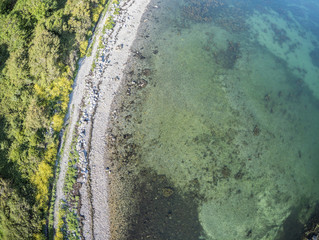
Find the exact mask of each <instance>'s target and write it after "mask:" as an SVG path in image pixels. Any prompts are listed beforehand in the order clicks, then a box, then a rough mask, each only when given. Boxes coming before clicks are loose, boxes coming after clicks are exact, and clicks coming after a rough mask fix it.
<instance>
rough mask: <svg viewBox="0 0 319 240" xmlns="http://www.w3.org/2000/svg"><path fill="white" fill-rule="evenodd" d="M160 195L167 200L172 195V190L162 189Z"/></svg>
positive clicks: (169, 188)
mask: <svg viewBox="0 0 319 240" xmlns="http://www.w3.org/2000/svg"><path fill="white" fill-rule="evenodd" d="M162 194H163V196H164V197H166V198H168V197H170V196H172V195H173V194H174V190H173V188H171V187H165V188H163V189H162Z"/></svg>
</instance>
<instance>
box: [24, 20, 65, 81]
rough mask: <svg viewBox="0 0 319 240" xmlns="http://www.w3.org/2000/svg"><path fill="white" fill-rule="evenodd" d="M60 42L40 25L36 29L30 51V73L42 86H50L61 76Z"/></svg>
mask: <svg viewBox="0 0 319 240" xmlns="http://www.w3.org/2000/svg"><path fill="white" fill-rule="evenodd" d="M59 45H60V40H59V38H58V36H56V35H54V34H53V33H50V32H49V31H47V30H46V29H45V27H44V25H42V24H40V25H39V26H37V27H36V29H35V34H34V38H33V41H32V44H31V47H30V50H29V66H30V73H31V74H32V75H33V76H34V77H35V78H36V79H39V80H40V85H44V86H48V85H49V84H50V82H51V81H53V80H54V79H55V78H57V77H58V76H59V74H60V71H59V67H58V59H59Z"/></svg>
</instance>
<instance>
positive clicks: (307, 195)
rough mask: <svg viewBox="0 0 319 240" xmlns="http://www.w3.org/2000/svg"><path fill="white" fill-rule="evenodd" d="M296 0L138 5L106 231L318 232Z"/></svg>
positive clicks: (305, 57) (318, 132)
mask: <svg viewBox="0 0 319 240" xmlns="http://www.w3.org/2000/svg"><path fill="white" fill-rule="evenodd" d="M300 4H301V3H300V2H297V1H296V2H295V1H289V2H288V1H283V0H281V1H262V0H260V1H218V0H217V1H207V0H201V1H197V0H185V1H177V0H176V1H175V0H174V1H171V0H170V1H169V0H163V1H153V2H152V3H151V4H150V5H149V9H148V11H147V12H146V13H145V15H144V18H143V20H142V23H141V26H140V30H139V34H138V37H137V39H136V41H135V43H134V45H133V47H132V55H131V59H130V61H129V63H128V65H127V68H126V77H125V79H124V80H123V84H122V88H121V90H120V91H119V93H118V95H117V98H116V100H115V101H114V103H113V109H114V110H113V112H112V115H111V116H110V117H111V120H112V125H111V126H110V128H109V131H108V137H107V142H108V149H109V154H108V156H106V159H107V167H108V170H107V171H110V178H111V183H110V188H111V197H110V202H111V206H112V207H111V209H112V210H111V211H113V212H112V216H113V218H114V219H112V221H111V225H112V229H113V230H112V231H113V233H114V234H118V235H120V236H121V237H119V238H114V239H207V240H220V239H236V240H240V239H264V240H266V239H267V240H268V239H275V240H277V239H278V240H285V239H303V238H304V239H311V238H313V237H314V236H317V235H316V234H318V233H317V232H316V231H317V230H316V226H317V220H316V219H317V218H316V217H315V216H316V206H317V204H318V200H319V191H318V187H317V186H318V184H319V182H318V177H317V172H318V169H319V159H318V156H319V146H318V136H319V126H318V120H319V108H318V106H319V105H318V101H319V83H318V76H319V70H318V67H317V66H316V64H315V61H316V54H317V53H316V49H317V47H318V45H319V40H318V35H317V32H316V31H315V30H314V29H315V27H314V25H313V23H312V24H311V28H310V27H309V25H308V24H306V21H307V14H310V15H311V14H313V10H309V11H308V12H306V11H304V10H303V9H304V8H307V9H308V8H309V6H312V7H310V8H316V9H318V6H317V4H316V3H315V2H312V1H309V2H308V4H305V5H300ZM310 8H309V9H310ZM300 12H303V14H300ZM297 13H298V14H297ZM115 216H116V217H115ZM114 236H115V235H114Z"/></svg>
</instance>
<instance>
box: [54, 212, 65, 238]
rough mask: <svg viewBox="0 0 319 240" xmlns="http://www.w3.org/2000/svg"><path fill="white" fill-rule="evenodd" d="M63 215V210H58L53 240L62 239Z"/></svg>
mask: <svg viewBox="0 0 319 240" xmlns="http://www.w3.org/2000/svg"><path fill="white" fill-rule="evenodd" d="M64 215H65V211H64V210H63V209H60V210H59V213H58V227H57V229H56V233H55V236H54V240H62V239H63V233H62V228H63V224H64V223H63V219H62V216H64Z"/></svg>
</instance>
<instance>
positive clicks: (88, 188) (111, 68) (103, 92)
mask: <svg viewBox="0 0 319 240" xmlns="http://www.w3.org/2000/svg"><path fill="white" fill-rule="evenodd" d="M149 2H150V0H126V1H124V0H123V1H121V2H120V5H119V8H120V9H121V10H120V14H119V15H114V16H113V17H114V20H115V22H116V24H115V27H114V28H113V29H112V30H108V31H106V32H105V34H104V35H103V31H102V29H103V24H104V23H105V20H106V18H107V17H109V16H108V15H107V14H106V15H105V16H104V17H103V18H102V20H101V21H100V23H99V24H98V27H97V28H96V31H95V35H96V37H95V38H96V41H95V44H94V46H93V50H92V56H91V57H87V58H85V59H83V60H82V62H81V63H80V68H79V72H78V75H77V77H76V79H75V83H74V90H73V93H72V95H71V99H70V110H69V119H68V122H69V126H68V128H67V134H66V137H65V139H64V140H63V141H64V150H63V155H62V156H61V160H60V174H59V176H58V180H57V185H56V200H55V207H54V228H55V229H56V228H57V226H58V217H57V215H58V211H59V206H60V203H61V201H63V200H65V196H64V193H63V185H64V179H65V174H66V171H67V167H68V158H69V153H70V148H71V143H72V139H73V138H74V137H76V138H77V150H78V152H79V154H80V162H79V163H78V164H79V167H80V169H81V178H79V179H78V182H80V183H81V188H80V199H81V209H80V214H81V217H82V234H83V237H84V238H85V239H109V237H110V231H109V216H108V213H109V211H108V203H107V197H108V196H107V185H108V171H107V169H106V166H104V153H105V148H106V144H105V140H106V139H105V133H106V129H107V125H108V116H109V113H110V109H111V103H112V101H113V97H114V96H115V94H116V92H117V90H118V88H119V86H120V83H121V79H122V76H123V70H124V68H125V65H126V62H127V60H128V57H129V55H130V53H131V51H130V48H131V45H132V43H133V41H134V39H135V37H136V33H137V29H138V26H139V23H140V21H141V17H142V15H143V13H144V11H145V10H146V7H147V5H148V3H149ZM100 36H103V43H104V46H105V47H104V48H103V49H101V50H100V51H99V52H98V45H99V39H100ZM96 54H98V55H99V57H98V61H97V62H96V67H95V69H94V71H93V72H92V73H91V74H90V70H91V67H92V64H93V61H94V59H95V56H96ZM77 124H78V125H77ZM76 129H77V132H78V135H77V136H74V135H73V133H74V132H75V130H76Z"/></svg>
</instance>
